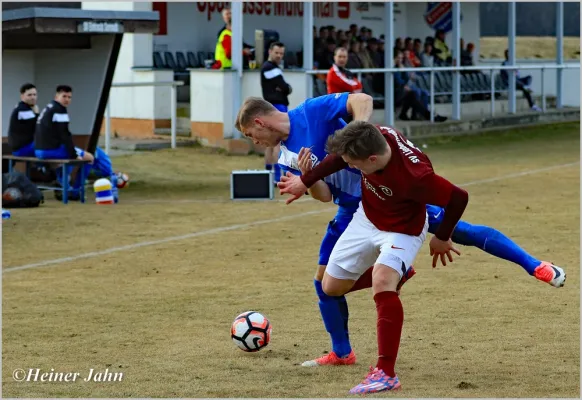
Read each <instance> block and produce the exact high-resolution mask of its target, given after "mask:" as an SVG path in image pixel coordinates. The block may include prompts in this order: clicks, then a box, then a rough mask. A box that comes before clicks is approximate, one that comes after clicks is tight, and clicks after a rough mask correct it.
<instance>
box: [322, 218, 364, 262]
mask: <svg viewBox="0 0 582 400" xmlns="http://www.w3.org/2000/svg"><path fill="white" fill-rule="evenodd" d="M355 212H356V210H355V209H354V210H348V209H345V208H342V207H340V208H339V209H338V211H337V214H336V215H335V217H334V218H333V219H332V220H331V221H330V222H329V224H328V225H327V232H325V236H324V237H323V240H322V241H321V246H320V247H319V264H318V265H327V263H328V261H329V256H330V255H331V251H332V250H333V247H334V246H335V244H336V243H337V241H338V239H339V238H340V236H341V235H342V233H344V231H345V230H346V228H347V227H348V225H349V223H350V221H351V220H352V217H353V215H354V213H355Z"/></svg>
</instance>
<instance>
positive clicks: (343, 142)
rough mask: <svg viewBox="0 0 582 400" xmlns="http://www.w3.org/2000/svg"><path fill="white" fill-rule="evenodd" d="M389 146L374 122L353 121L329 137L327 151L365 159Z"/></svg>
mask: <svg viewBox="0 0 582 400" xmlns="http://www.w3.org/2000/svg"><path fill="white" fill-rule="evenodd" d="M387 146H388V143H387V142H386V139H384V136H382V133H380V130H379V129H378V128H377V127H376V126H375V125H374V124H371V123H369V122H364V121H352V122H350V123H349V124H347V125H346V126H345V127H343V128H342V129H340V130H338V131H336V132H335V134H334V135H333V136H330V137H329V138H328V139H327V144H326V151H327V152H328V153H329V154H337V155H340V156H344V155H345V156H348V157H349V158H351V159H352V160H365V159H367V158H368V157H370V156H372V155H379V154H383V153H384V152H385V151H386V148H387Z"/></svg>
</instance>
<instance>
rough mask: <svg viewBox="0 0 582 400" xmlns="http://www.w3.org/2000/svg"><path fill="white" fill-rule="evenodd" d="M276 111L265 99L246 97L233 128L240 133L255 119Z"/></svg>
mask: <svg viewBox="0 0 582 400" xmlns="http://www.w3.org/2000/svg"><path fill="white" fill-rule="evenodd" d="M275 111H277V109H276V108H275V107H274V106H273V105H272V104H271V103H269V102H268V101H267V100H265V99H261V98H260V97H247V98H246V99H245V101H244V102H243V104H242V106H241V108H240V110H239V111H238V114H237V116H236V122H235V128H236V129H237V130H238V131H240V132H242V130H243V129H244V128H248V127H249V126H251V123H252V122H253V120H254V119H255V118H257V117H263V116H265V115H269V114H271V113H273V112H275Z"/></svg>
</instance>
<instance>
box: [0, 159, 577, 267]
mask: <svg viewBox="0 0 582 400" xmlns="http://www.w3.org/2000/svg"><path fill="white" fill-rule="evenodd" d="M578 164H580V161H576V162H573V163H568V164H560V165H553V166H551V167H545V168H538V169H531V170H528V171H523V172H517V173H514V174H509V175H502V176H498V177H496V178H488V179H479V180H476V181H470V182H466V183H461V184H459V185H458V186H472V185H480V184H482V183H489V182H497V181H502V180H505V179H512V178H519V177H521V176H526V175H532V174H537V173H540V172H546V171H551V170H554V169H560V168H567V167H572V166H574V165H578ZM334 208H335V207H334ZM332 209H333V208H325V209H323V210H317V211H309V212H304V213H300V214H293V215H288V216H285V217H279V218H272V219H264V220H261V221H255V222H249V223H246V224H236V225H229V226H223V227H220V228H213V229H208V230H204V231H198V232H192V233H188V234H186V235H180V236H170V237H167V238H164V239H156V240H150V241H147V242H139V243H134V244H128V245H126V246H119V247H111V248H109V249H105V250H100V251H92V252H89V253H84V254H78V255H76V256H70V257H63V258H56V259H53V260H46V261H41V262H37V263H32V264H25V265H19V266H17V267H8V268H5V269H4V270H3V271H2V273H3V274H4V273H7V272H14V271H22V270H26V269H31V268H39V267H46V266H50V265H56V264H61V263H64V262H69V261H76V260H81V259H84V258H91V257H97V256H102V255H105V254H111V253H116V252H118V251H124V250H133V249H138V248H140V247H146V246H155V245H158V244H163V243H169V242H175V241H178V240H184V239H191V238H195V237H199V236H206V235H212V234H213V233H222V232H228V231H233V230H236V229H243V228H250V227H253V226H259V225H265V224H270V223H273V222H281V221H287V220H291V219H296V218H301V217H306V216H308V215H315V214H321V213H324V212H327V211H331V210H332Z"/></svg>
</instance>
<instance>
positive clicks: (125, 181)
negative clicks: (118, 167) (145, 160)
mask: <svg viewBox="0 0 582 400" xmlns="http://www.w3.org/2000/svg"><path fill="white" fill-rule="evenodd" d="M115 177H116V178H117V182H116V185H117V188H118V189H123V188H124V187H126V186H127V185H129V176H127V174H124V173H123V172H118V173H116V174H115Z"/></svg>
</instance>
